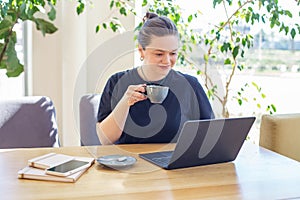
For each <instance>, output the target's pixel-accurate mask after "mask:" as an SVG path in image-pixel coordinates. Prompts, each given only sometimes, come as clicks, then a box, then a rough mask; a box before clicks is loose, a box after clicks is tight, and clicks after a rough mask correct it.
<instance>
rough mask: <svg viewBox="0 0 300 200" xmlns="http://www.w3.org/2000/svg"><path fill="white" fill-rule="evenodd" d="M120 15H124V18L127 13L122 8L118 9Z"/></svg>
mask: <svg viewBox="0 0 300 200" xmlns="http://www.w3.org/2000/svg"><path fill="white" fill-rule="evenodd" d="M120 14H121V15H124V16H127V12H126V9H125V8H124V7H121V8H120Z"/></svg>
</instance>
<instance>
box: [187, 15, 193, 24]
mask: <svg viewBox="0 0 300 200" xmlns="http://www.w3.org/2000/svg"><path fill="white" fill-rule="evenodd" d="M192 20H193V15H190V16H189V17H188V22H189V23H190V22H191V21H192Z"/></svg>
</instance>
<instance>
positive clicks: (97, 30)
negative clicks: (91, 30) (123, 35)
mask: <svg viewBox="0 0 300 200" xmlns="http://www.w3.org/2000/svg"><path fill="white" fill-rule="evenodd" d="M99 31H100V25H97V26H96V33H98V32H99Z"/></svg>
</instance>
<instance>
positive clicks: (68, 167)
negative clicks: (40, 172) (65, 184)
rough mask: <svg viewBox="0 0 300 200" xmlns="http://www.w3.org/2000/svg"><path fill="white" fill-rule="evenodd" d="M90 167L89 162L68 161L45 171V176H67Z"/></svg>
mask: <svg viewBox="0 0 300 200" xmlns="http://www.w3.org/2000/svg"><path fill="white" fill-rule="evenodd" d="M90 165H91V162H86V161H81V160H70V161H68V162H65V163H62V164H59V165H57V166H54V167H51V168H48V169H46V174H49V175H55V176H69V175H71V174H74V173H76V172H78V171H80V170H82V169H85V168H87V167H89V166H90Z"/></svg>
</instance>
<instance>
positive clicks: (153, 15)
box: [143, 12, 158, 23]
mask: <svg viewBox="0 0 300 200" xmlns="http://www.w3.org/2000/svg"><path fill="white" fill-rule="evenodd" d="M155 17H158V15H157V14H155V13H151V12H147V13H146V15H145V16H144V17H143V22H144V23H145V22H146V21H147V20H148V19H152V18H155Z"/></svg>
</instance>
